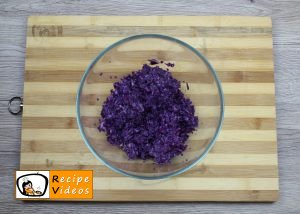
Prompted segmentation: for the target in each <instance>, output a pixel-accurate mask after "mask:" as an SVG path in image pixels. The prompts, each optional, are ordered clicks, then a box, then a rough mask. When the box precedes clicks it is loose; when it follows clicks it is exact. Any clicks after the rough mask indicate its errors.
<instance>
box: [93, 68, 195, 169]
mask: <svg viewBox="0 0 300 214" xmlns="http://www.w3.org/2000/svg"><path fill="white" fill-rule="evenodd" d="M197 126H198V117H197V116H195V108H194V106H193V104H192V102H191V100H190V99H188V98H186V97H185V96H184V94H183V93H182V92H181V91H180V82H179V81H178V80H176V79H175V78H173V77H172V75H171V73H170V72H168V71H165V70H163V69H161V68H159V67H158V66H156V67H151V66H149V65H146V64H145V65H143V68H142V69H141V70H139V71H137V72H133V73H132V74H130V75H128V76H126V77H123V78H122V79H121V80H120V81H119V82H115V83H114V90H112V91H111V94H110V95H109V96H108V97H107V99H106V101H105V102H104V104H103V108H102V111H101V118H100V125H99V127H98V129H99V131H104V132H106V135H107V140H108V142H109V143H110V144H112V145H115V146H118V147H119V148H121V149H122V150H123V151H125V152H126V154H127V155H128V158H129V159H143V160H146V159H153V160H154V162H155V163H157V164H166V163H169V162H170V161H171V159H172V158H174V157H175V156H178V155H181V154H182V153H183V151H184V150H185V149H186V147H187V145H186V143H185V142H186V140H187V139H188V137H189V134H190V133H191V132H193V131H194V130H195V129H196V127H197Z"/></svg>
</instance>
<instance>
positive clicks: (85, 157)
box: [21, 139, 277, 166]
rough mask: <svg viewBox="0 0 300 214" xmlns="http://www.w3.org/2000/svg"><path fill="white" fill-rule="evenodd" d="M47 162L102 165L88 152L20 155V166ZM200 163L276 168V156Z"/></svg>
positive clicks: (212, 157) (216, 157) (220, 157)
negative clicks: (269, 166) (270, 166)
mask: <svg viewBox="0 0 300 214" xmlns="http://www.w3.org/2000/svg"><path fill="white" fill-rule="evenodd" d="M25 140H27V139H25ZM116 158H118V157H116ZM116 161H117V159H116ZM49 162H52V165H103V163H102V162H100V161H98V160H97V159H96V158H95V157H94V156H93V154H92V153H90V152H89V153H21V163H22V164H36V163H39V164H47V163H49ZM127 162H128V163H130V160H128V161H127ZM122 163H124V161H122ZM141 163H142V162H141ZM201 163H202V164H204V165H224V166H244V165H258V166H267V165H273V166H276V165H277V154H242V153H241V154H213V153H209V154H208V155H207V156H206V158H205V159H204V160H203V161H202V162H201Z"/></svg>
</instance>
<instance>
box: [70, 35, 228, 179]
mask: <svg viewBox="0 0 300 214" xmlns="http://www.w3.org/2000/svg"><path fill="white" fill-rule="evenodd" d="M149 59H157V60H159V61H160V60H162V61H164V62H171V63H175V67H173V68H169V69H170V71H171V72H172V75H173V76H174V77H175V78H176V79H178V80H179V81H184V82H185V83H188V86H187V85H186V84H181V87H182V91H183V92H184V94H185V95H186V96H187V97H189V98H190V99H191V100H192V102H193V104H194V106H195V107H196V115H197V116H198V117H199V128H198V129H197V130H196V131H195V132H194V133H193V134H191V135H190V137H189V139H188V141H187V145H188V147H187V149H186V150H185V151H184V153H183V156H178V157H175V158H174V159H173V160H172V161H171V163H169V164H166V165H157V164H155V163H154V162H153V161H151V160H147V161H143V160H129V159H128V157H127V155H126V154H125V153H124V152H123V151H122V150H121V149H119V148H117V147H116V146H113V145H111V144H110V143H108V142H107V140H106V136H105V133H104V132H99V131H98V129H97V127H98V124H99V117H100V111H101V107H102V103H103V102H104V101H105V99H106V97H107V96H108V95H109V94H110V90H111V89H112V88H113V83H114V82H115V81H118V80H120V78H121V77H123V76H126V75H128V74H130V73H131V72H132V71H137V70H139V69H141V67H142V65H143V64H145V63H147V61H148V60H149ZM76 111H77V123H78V126H79V129H80V133H81V135H82V137H83V139H84V142H85V143H86V145H87V147H88V148H89V149H90V151H91V152H92V153H93V154H94V155H95V157H96V158H97V159H98V160H99V161H101V162H102V163H104V164H105V165H106V166H108V167H109V168H111V169H112V170H114V171H116V172H119V173H121V174H124V175H127V176H130V177H135V178H142V179H161V178H167V177H170V176H173V175H178V174H180V173H182V172H184V171H186V170H188V169H190V168H191V167H193V166H194V165H195V164H197V163H198V162H199V161H201V160H202V159H203V158H204V157H205V155H206V154H207V153H208V152H209V150H210V149H211V148H212V146H213V145H214V143H215V141H216V138H217V136H218V134H219V132H220V130H221V125H222V121H223V117H224V98H223V93H222V88H221V83H220V80H219V79H218V77H217V74H216V72H215V70H214V69H213V67H212V66H211V65H210V63H209V62H208V60H207V59H206V58H205V57H204V56H203V55H202V54H201V53H200V52H199V51H198V50H196V49H195V48H193V47H192V46H190V45H188V44H187V43H185V42H182V41H180V40H178V39H175V38H172V37H169V36H164V35H157V34H143V35H136V36H131V37H128V38H125V39H122V40H120V41H118V42H116V43H114V44H112V45H110V46H109V47H107V48H105V49H104V50H103V51H102V52H101V53H100V54H99V55H98V56H97V57H96V58H95V59H94V60H93V61H92V62H91V64H90V65H89V66H88V67H87V69H86V71H85V73H84V75H83V77H82V80H81V82H80V86H79V90H78V94H77V100H76Z"/></svg>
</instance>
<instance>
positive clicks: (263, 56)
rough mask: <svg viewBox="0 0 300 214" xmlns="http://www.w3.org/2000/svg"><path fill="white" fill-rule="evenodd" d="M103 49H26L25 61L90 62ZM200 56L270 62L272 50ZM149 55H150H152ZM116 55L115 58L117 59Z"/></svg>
mask: <svg viewBox="0 0 300 214" xmlns="http://www.w3.org/2000/svg"><path fill="white" fill-rule="evenodd" d="M103 50H104V49H99V48H88V49H86V48H67V49H63V48H51V47H49V48H47V49H37V48H27V49H26V59H31V58H32V59H52V60H55V59H62V58H64V59H81V60H92V59H94V58H95V57H96V56H97V55H98V54H99V53H100V52H101V51H103ZM198 51H200V52H201V53H202V54H204V55H205V56H206V57H207V58H208V59H209V60H212V59H224V60H272V59H273V55H272V49H263V48H257V49H254V48H253V49H248V48H247V49H231V48H230V49H213V48H210V49H206V48H204V49H203V48H202V49H201V48H198ZM154 53H155V52H153V53H150V55H152V54H154ZM117 54H118V53H116V58H117V57H118V55H117ZM126 56H127V55H126V54H124V53H122V54H121V55H120V57H122V59H123V60H128V59H129V58H130V59H131V60H132V56H134V57H135V58H136V60H140V61H142V60H145V57H146V56H149V51H147V52H146V53H145V52H143V51H130V52H128V56H127V57H128V58H126ZM168 56H169V57H170V58H172V59H173V60H174V59H176V60H180V61H181V60H185V61H188V60H190V59H189V57H185V56H181V55H178V53H177V52H171V51H170V52H168Z"/></svg>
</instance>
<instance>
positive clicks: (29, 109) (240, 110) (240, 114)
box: [23, 104, 276, 118]
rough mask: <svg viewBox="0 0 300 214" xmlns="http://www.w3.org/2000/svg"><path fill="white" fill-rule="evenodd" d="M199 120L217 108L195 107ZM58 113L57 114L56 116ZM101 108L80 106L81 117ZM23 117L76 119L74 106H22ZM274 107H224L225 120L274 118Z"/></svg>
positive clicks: (96, 113) (207, 116) (217, 109)
mask: <svg viewBox="0 0 300 214" xmlns="http://www.w3.org/2000/svg"><path fill="white" fill-rule="evenodd" d="M195 109H196V115H197V116H199V117H200V118H212V117H217V116H218V115H219V114H220V109H219V107H218V106H196V107H195ZM58 112H59V114H57V113H58ZM100 112H101V106H88V105H86V106H81V116H91V117H94V116H98V115H100ZM23 116H24V117H76V108H75V106H74V105H55V106H54V105H27V104H25V105H24V111H23ZM275 116H276V113H275V107H274V106H226V108H225V118H253V117H254V118H275Z"/></svg>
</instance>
